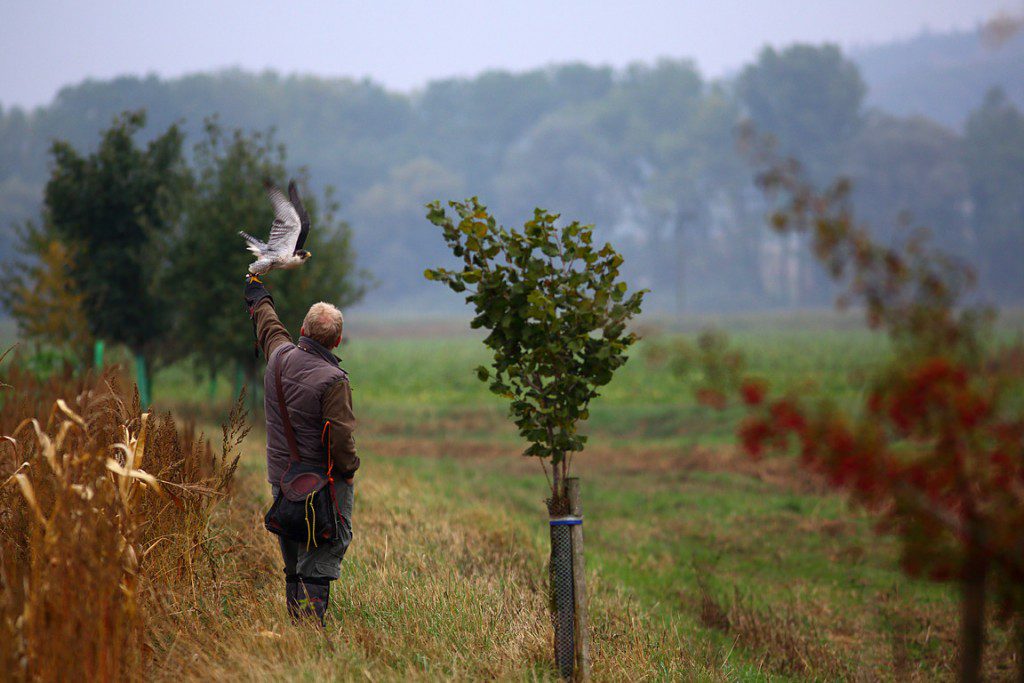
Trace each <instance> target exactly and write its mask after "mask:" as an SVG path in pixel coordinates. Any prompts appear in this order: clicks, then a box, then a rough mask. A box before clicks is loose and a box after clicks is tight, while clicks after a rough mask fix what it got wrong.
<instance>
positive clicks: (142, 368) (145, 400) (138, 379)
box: [135, 353, 150, 410]
mask: <svg viewBox="0 0 1024 683" xmlns="http://www.w3.org/2000/svg"><path fill="white" fill-rule="evenodd" d="M135 383H136V384H137V385H138V387H139V403H141V404H142V409H143V410H146V409H147V408H149V406H150V395H149V375H148V374H147V373H146V359H145V358H144V357H143V356H142V354H139V353H137V354H135Z"/></svg>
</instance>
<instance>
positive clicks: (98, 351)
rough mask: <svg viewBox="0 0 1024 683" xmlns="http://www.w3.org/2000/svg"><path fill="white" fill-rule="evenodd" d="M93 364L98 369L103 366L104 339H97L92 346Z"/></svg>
mask: <svg viewBox="0 0 1024 683" xmlns="http://www.w3.org/2000/svg"><path fill="white" fill-rule="evenodd" d="M92 366H93V367H94V368H96V369H97V370H100V369H102V368H103V340H102V339H97V340H96V344H95V345H94V346H93V347H92Z"/></svg>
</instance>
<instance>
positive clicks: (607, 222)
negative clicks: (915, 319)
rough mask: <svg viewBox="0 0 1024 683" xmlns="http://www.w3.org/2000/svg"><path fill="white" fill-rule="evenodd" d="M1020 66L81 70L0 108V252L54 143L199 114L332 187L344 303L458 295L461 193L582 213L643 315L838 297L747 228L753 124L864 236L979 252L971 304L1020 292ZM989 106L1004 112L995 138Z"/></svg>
mask: <svg viewBox="0 0 1024 683" xmlns="http://www.w3.org/2000/svg"><path fill="white" fill-rule="evenodd" d="M684 54H685V51H684ZM1022 63H1024V37H1022V36H1020V35H1018V36H1016V37H1013V38H1012V39H1011V40H1010V41H1009V42H1007V43H1006V44H1003V45H1000V46H998V47H994V46H991V45H988V44H987V43H986V42H985V41H983V40H982V38H981V36H980V34H979V33H977V32H974V31H969V32H955V33H947V34H922V35H919V36H918V37H916V38H912V39H907V40H900V41H897V42H893V43H890V44H883V45H876V46H873V47H866V48H856V49H854V50H853V51H852V52H849V53H842V52H841V51H839V50H837V49H835V48H822V47H811V46H806V47H791V46H786V45H782V46H779V47H778V48H777V49H775V50H774V51H772V52H769V53H761V54H759V55H755V56H754V58H753V59H751V60H750V61H749V62H748V63H746V64H745V65H743V66H742V67H741V68H739V69H737V70H734V71H732V72H731V75H730V76H727V77H720V78H715V79H710V78H707V77H706V76H705V75H703V74H702V73H701V72H700V71H699V70H698V69H697V68H696V66H694V64H693V62H690V61H688V60H686V59H671V60H668V59H667V60H662V61H657V62H647V63H636V64H633V65H631V66H629V67H625V68H615V69H613V68H609V67H603V66H592V65H588V64H586V63H582V62H579V63H566V64H561V65H553V66H550V67H546V68H543V69H534V70H528V71H503V70H492V71H487V72H484V73H482V74H480V75H477V76H474V77H471V78H447V79H439V80H432V81H430V82H429V83H427V84H426V85H425V86H423V87H420V88H417V89H415V90H411V91H410V90H406V91H401V90H395V89H390V88H386V87H383V86H381V85H380V84H378V83H376V82H375V81H373V80H372V79H365V80H345V79H326V78H317V77H313V76H286V75H280V74H277V73H275V72H274V71H265V72H261V73H254V72H247V71H243V70H238V69H233V70H226V71H213V72H209V73H197V74H194V75H190V76H185V77H179V78H171V79H162V78H158V77H155V76H147V77H137V76H126V77H120V78H116V79H112V80H89V81H86V82H82V83H78V84H69V85H68V86H67V87H65V88H63V89H62V90H61V91H60V92H59V94H58V95H57V96H56V98H55V99H54V100H53V101H52V102H51V103H49V104H47V105H44V106H41V107H38V108H35V109H32V110H24V109H22V108H19V107H9V106H8V107H5V108H3V109H0V230H2V231H3V234H4V236H5V237H4V239H3V240H0V260H7V259H10V258H11V257H12V256H15V254H13V253H12V249H13V248H14V246H15V242H14V240H13V238H12V237H11V234H12V232H11V231H12V225H13V224H14V223H16V222H21V221H24V220H26V219H33V218H36V217H37V216H38V212H39V206H40V200H41V195H42V187H43V184H44V182H45V180H46V178H47V172H48V170H47V169H48V167H49V158H48V149H49V146H50V144H51V141H52V140H54V139H66V140H68V141H69V142H70V143H71V144H72V145H73V146H74V147H75V148H78V149H82V150H88V149H92V148H93V147H95V145H96V144H97V142H98V138H97V134H98V132H99V131H100V130H101V129H102V128H105V127H106V126H108V125H109V124H110V122H111V121H112V120H113V117H114V116H116V115H117V114H118V113H120V112H121V111H123V110H126V109H133V110H134V109H145V110H146V111H147V112H148V116H149V122H148V125H147V127H146V128H145V129H144V130H143V131H142V133H141V135H142V136H143V137H144V138H145V137H147V136H149V137H152V136H154V135H156V134H158V133H159V132H160V131H162V130H164V129H165V128H166V127H167V126H168V125H170V124H172V123H175V122H181V123H182V125H183V128H184V130H185V132H186V151H187V153H190V151H189V150H190V148H191V145H192V144H194V143H195V142H197V141H198V139H199V138H200V137H201V131H202V127H203V123H204V120H205V119H206V118H207V117H210V116H213V115H216V116H218V120H219V124H220V125H221V126H223V127H225V128H228V129H230V128H236V127H237V128H242V129H245V130H249V131H268V130H273V131H274V140H275V141H276V142H278V143H281V144H283V145H285V146H286V148H287V152H288V157H287V161H286V165H287V168H288V169H289V172H294V171H295V170H297V169H299V168H305V169H307V171H308V175H309V178H310V184H311V185H312V187H314V188H322V187H325V186H333V187H334V188H335V190H336V197H337V198H338V199H339V200H340V202H341V208H340V212H339V217H340V218H341V219H343V220H345V221H347V222H348V223H349V224H350V225H351V227H352V230H353V242H354V246H355V250H356V254H357V256H356V260H357V265H358V266H359V267H360V268H363V269H366V270H367V271H369V272H370V273H371V274H372V276H373V278H374V281H375V282H374V284H373V286H372V287H371V289H370V290H369V292H368V294H367V296H366V297H365V299H364V301H363V302H362V303H361V304H360V306H362V307H363V309H364V310H365V311H367V312H371V313H372V314H373V315H389V314H404V315H410V314H411V315H414V316H415V315H423V314H437V313H445V312H447V313H451V312H454V311H457V310H459V309H458V308H457V307H458V302H457V301H456V300H454V299H452V298H450V297H445V296H444V295H443V293H442V292H439V291H438V290H437V289H436V288H431V287H430V285H429V283H427V282H425V281H424V280H423V278H422V276H421V274H422V272H423V270H424V269H425V268H427V267H430V266H434V265H439V264H442V263H445V262H446V261H445V259H446V256H445V253H444V250H443V245H442V244H441V243H440V241H439V240H438V239H437V236H436V235H435V234H434V232H432V230H431V229H430V227H429V226H428V225H427V223H426V221H425V219H424V214H425V210H424V208H423V207H424V204H425V203H426V202H428V201H432V200H435V199H440V200H442V201H447V200H450V199H461V198H464V197H468V196H478V197H479V198H480V199H481V201H483V202H484V203H485V204H487V205H488V206H489V207H490V208H491V209H492V210H493V211H494V213H495V215H496V217H497V218H498V219H499V220H500V221H501V222H503V223H505V224H508V225H516V224H521V223H522V222H523V221H524V220H526V219H527V218H529V217H530V215H531V213H532V210H533V208H534V207H535V206H542V207H545V208H548V209H550V210H553V211H558V212H561V213H562V214H563V217H564V218H565V219H567V220H575V219H578V220H580V221H583V222H588V223H594V224H596V226H597V235H598V236H599V238H601V239H610V240H612V241H614V243H615V244H616V245H617V247H618V248H619V249H620V250H622V251H623V253H624V254H625V255H626V264H627V265H626V268H627V273H628V275H629V276H630V279H631V280H632V281H634V282H636V283H637V285H638V286H641V287H647V288H650V289H651V290H652V293H651V295H650V297H649V299H648V306H647V311H648V312H649V313H663V314H680V313H709V312H730V311H754V310H777V309H785V308H807V307H821V306H828V305H830V304H831V302H832V299H833V297H834V292H833V290H832V289H831V287H830V286H829V284H828V283H827V278H826V277H825V276H824V275H823V274H822V273H821V272H820V270H819V269H818V268H817V266H815V265H814V264H812V263H811V261H810V257H809V255H808V254H807V253H798V252H799V251H800V250H799V249H798V245H795V244H793V243H790V242H787V241H786V239H783V238H781V237H776V236H773V235H772V234H771V233H770V231H768V230H767V229H766V228H765V222H764V215H765V211H766V208H767V206H766V204H765V202H764V199H763V198H762V197H761V195H760V193H759V192H758V191H757V190H756V188H755V187H754V186H753V182H752V176H753V171H752V167H751V166H750V164H749V163H748V161H747V160H746V159H744V157H743V156H742V155H740V154H739V153H738V151H737V145H736V131H737V128H738V126H739V124H740V123H741V122H742V121H751V122H752V123H753V124H754V125H755V126H756V127H757V129H758V130H759V131H760V132H762V133H769V134H772V135H774V136H776V137H777V138H778V139H779V141H780V146H781V149H782V150H783V151H784V152H785V153H791V154H795V155H796V156H798V157H800V158H801V159H802V160H803V162H804V163H805V164H806V165H807V167H808V168H809V169H810V170H811V172H812V175H813V177H814V178H815V180H816V181H818V182H820V183H826V182H828V181H830V180H832V179H833V178H835V177H836V176H838V175H849V176H850V177H851V178H852V180H853V182H854V187H855V200H856V204H857V206H858V209H859V210H860V212H859V213H860V216H861V217H862V218H863V219H865V220H867V221H868V222H869V223H870V224H871V225H872V228H873V230H874V231H875V234H878V235H883V236H886V239H899V238H900V237H901V236H905V235H907V234H908V233H909V231H910V230H911V228H913V227H916V226H919V225H923V226H926V227H928V228H929V229H930V231H931V233H932V235H933V239H934V241H935V242H936V243H937V244H939V245H940V246H941V247H943V248H944V249H947V250H949V251H951V252H952V253H955V254H957V255H959V256H962V257H964V258H966V259H968V260H969V261H970V262H971V263H973V264H974V265H975V266H976V267H977V269H978V271H979V272H980V275H981V280H980V283H981V284H980V288H979V293H980V296H981V297H983V298H984V299H986V300H991V301H998V302H1002V303H1010V304H1019V303H1020V302H1021V301H1022V300H1024V282H1022V279H1021V275H1020V269H1019V268H1017V266H1016V263H1015V261H1014V259H1012V258H1007V257H1006V256H1005V255H1006V254H1007V253H1008V251H1010V250H1013V249H1017V248H1019V247H1020V246H1021V244H1022V242H1021V237H1020V230H1019V227H1016V228H1010V227H1008V226H1007V225H1006V221H1008V220H1012V218H1011V216H1016V215H1019V209H1015V208H1014V207H1015V206H1018V205H1019V203H1020V201H1021V200H1020V196H1019V195H1020V191H1019V190H1016V189H1013V188H1012V187H1008V186H1007V183H1011V184H1012V182H1013V181H1012V178H1015V177H1016V178H1019V177H1020V173H1021V171H1020V169H1019V164H1017V162H1014V161H1013V159H1014V158H1017V157H1019V155H1020V154H1022V152H1021V150H1020V149H1019V147H1020V145H1021V144H1022V143H1021V142H1020V134H1019V133H1017V132H1014V131H1015V129H1014V125H1015V124H1014V118H1013V115H1012V114H1006V113H1004V110H1006V111H1010V110H1011V109H1012V107H1013V106H1016V107H1018V108H1019V107H1021V106H1022V105H1024V69H1021V68H1020V66H1021V64H1022ZM994 88H998V89H1000V90H999V91H995V90H993V89H994ZM1000 93H1001V94H1000ZM986 97H989V99H988V100H986ZM993 98H994V99H993ZM2 101H3V93H0V102H2ZM986 103H987V104H986ZM986 107H987V109H986ZM1007 116H1009V118H1007ZM1017 116H1018V119H1016V120H1018V121H1019V114H1018V115H1017ZM986 117H987V118H986ZM994 119H999V120H1000V121H1003V123H1002V124H1001V125H1003V126H1004V127H1006V126H1008V128H1006V129H1005V130H1004V131H1003V132H1002V133H997V132H992V129H991V126H990V125H989V123H987V122H990V121H992V120H994ZM971 121H974V122H975V125H974V127H973V128H972V126H971ZM1017 125H1018V126H1019V124H1017ZM986 135H988V137H986ZM1014 174H1017V175H1014ZM995 185H998V186H999V187H995ZM904 223H905V224H904ZM239 228H244V229H250V230H255V229H259V226H239Z"/></svg>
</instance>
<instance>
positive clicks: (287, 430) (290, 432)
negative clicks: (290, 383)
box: [274, 358, 302, 462]
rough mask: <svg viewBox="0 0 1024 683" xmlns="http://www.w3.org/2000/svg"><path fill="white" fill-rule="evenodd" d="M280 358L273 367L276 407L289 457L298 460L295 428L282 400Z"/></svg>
mask: <svg viewBox="0 0 1024 683" xmlns="http://www.w3.org/2000/svg"><path fill="white" fill-rule="evenodd" d="M282 360H283V359H282V358H278V359H277V364H276V367H275V368H274V389H275V390H276V391H277V407H278V409H279V410H280V411H281V424H283V425H284V438H285V440H286V441H288V450H290V451H291V452H292V458H291V459H292V460H294V461H295V462H299V461H301V460H302V458H301V457H299V445H298V444H297V443H296V442H295V430H294V429H292V421H291V419H290V418H289V417H288V406H287V405H286V404H285V402H284V387H283V386H281V362H282Z"/></svg>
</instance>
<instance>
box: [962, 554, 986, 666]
mask: <svg viewBox="0 0 1024 683" xmlns="http://www.w3.org/2000/svg"><path fill="white" fill-rule="evenodd" d="M967 553H968V554H967V560H966V563H965V565H964V575H963V580H962V581H961V584H960V587H961V599H960V600H961V601H960V606H961V617H960V619H961V621H960V681H961V682H962V683H977V682H978V681H980V680H981V656H982V652H983V649H984V645H985V579H986V576H987V574H988V558H987V557H986V555H985V551H984V550H983V549H982V548H981V547H979V546H978V545H977V544H976V543H971V544H970V545H969V546H968V549H967Z"/></svg>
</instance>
